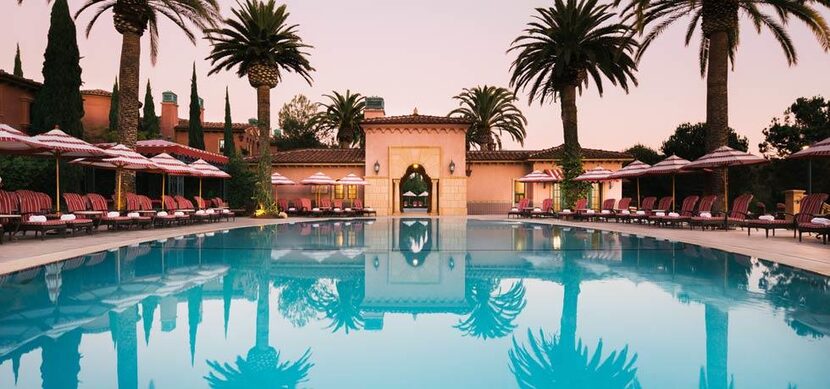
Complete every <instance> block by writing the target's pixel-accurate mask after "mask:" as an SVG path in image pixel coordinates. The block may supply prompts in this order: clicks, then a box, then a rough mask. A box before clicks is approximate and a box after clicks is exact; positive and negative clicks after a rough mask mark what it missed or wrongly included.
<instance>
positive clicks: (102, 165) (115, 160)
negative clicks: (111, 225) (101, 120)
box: [69, 144, 160, 210]
mask: <svg viewBox="0 0 830 389" xmlns="http://www.w3.org/2000/svg"><path fill="white" fill-rule="evenodd" d="M107 154H110V155H112V156H113V157H112V158H104V159H88V158H78V159H76V160H73V161H71V162H69V163H71V164H75V165H83V166H90V167H94V168H99V169H110V170H115V171H116V174H115V176H116V183H115V192H116V193H117V195H116V208H117V209H118V210H120V209H121V171H122V170H136V171H159V170H160V169H159V167H158V165H156V164H155V163H154V162H153V161H151V160H150V159H148V158H147V157H145V156H143V155H141V154H139V153H136V152H135V151H133V150H132V149H130V148H129V147H127V146H124V145H122V144H118V145H115V146H113V147H111V148H109V149H107Z"/></svg>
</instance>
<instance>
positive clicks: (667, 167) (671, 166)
mask: <svg viewBox="0 0 830 389" xmlns="http://www.w3.org/2000/svg"><path fill="white" fill-rule="evenodd" d="M690 163H691V162H690V161H689V160H687V159H683V158H680V157H678V156H676V155H674V154H672V155H671V156H669V157H668V158H666V159H664V160H662V161H660V162H657V163H655V164H654V166H652V167H651V168H649V169H648V171H646V175H648V176H660V175H664V174H671V198H672V200H671V202H672V209H674V199H675V176H676V175H677V174H680V173H685V172H686V171H684V170H683V168H684V167H686V165H688V164H690Z"/></svg>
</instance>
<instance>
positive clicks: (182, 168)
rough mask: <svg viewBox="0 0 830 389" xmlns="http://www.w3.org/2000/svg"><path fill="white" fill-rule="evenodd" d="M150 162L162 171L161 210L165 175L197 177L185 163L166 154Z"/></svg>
mask: <svg viewBox="0 0 830 389" xmlns="http://www.w3.org/2000/svg"><path fill="white" fill-rule="evenodd" d="M150 161H153V163H155V164H156V166H158V167H159V169H161V171H162V175H161V198H162V200H161V209H162V210H163V209H164V191H165V189H167V188H166V187H167V183H166V180H167V175H168V174H169V175H171V176H198V175H199V173H198V172H196V171H194V170H193V169H191V168H190V166H187V164H186V163H184V162H182V161H179V160H178V159H176V158H173V157H172V156H170V154H167V153H161V154H159V155H156V156H155V157H153V158H150Z"/></svg>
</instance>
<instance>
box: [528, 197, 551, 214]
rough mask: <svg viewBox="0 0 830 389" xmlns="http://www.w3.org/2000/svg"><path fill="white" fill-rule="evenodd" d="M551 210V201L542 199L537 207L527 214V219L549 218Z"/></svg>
mask: <svg viewBox="0 0 830 389" xmlns="http://www.w3.org/2000/svg"><path fill="white" fill-rule="evenodd" d="M551 208H553V199H544V200H542V204H541V206H539V207H535V208H533V209H531V210H530V212H529V213H528V214H527V216H528V217H538V218H542V217H547V216H550V215H551V213H550V210H551Z"/></svg>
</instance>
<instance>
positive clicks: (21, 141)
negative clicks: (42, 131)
mask: <svg viewBox="0 0 830 389" xmlns="http://www.w3.org/2000/svg"><path fill="white" fill-rule="evenodd" d="M40 148H46V145H45V144H43V143H41V142H39V141H38V140H37V139H34V138H32V137H30V136H28V135H26V134H24V133H23V132H20V131H18V130H15V129H14V128H12V127H9V126H8V125H5V124H0V151H9V152H25V151H31V150H33V149H40Z"/></svg>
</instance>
